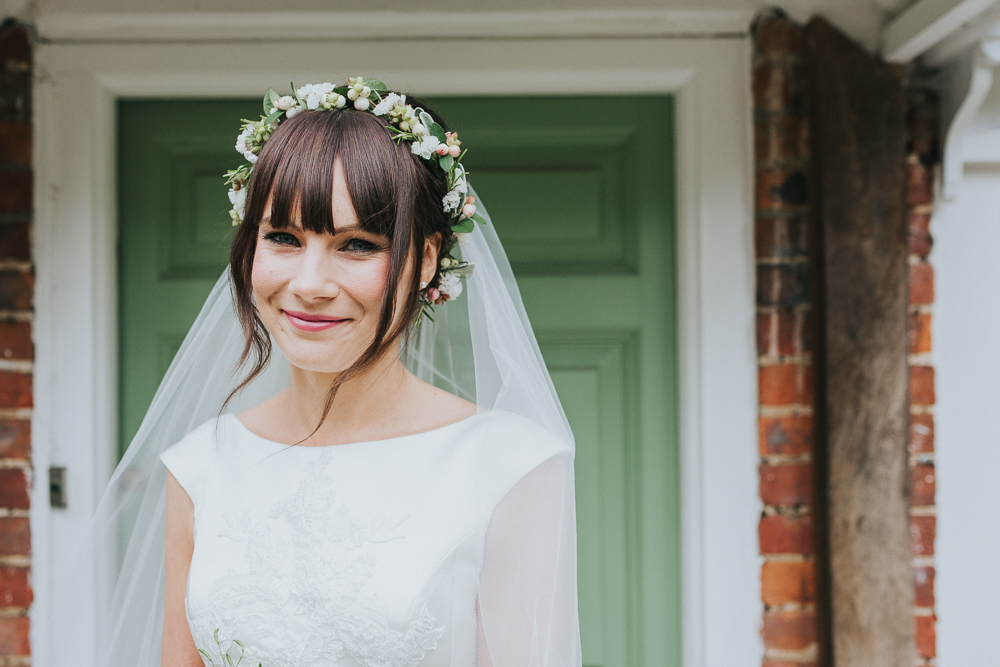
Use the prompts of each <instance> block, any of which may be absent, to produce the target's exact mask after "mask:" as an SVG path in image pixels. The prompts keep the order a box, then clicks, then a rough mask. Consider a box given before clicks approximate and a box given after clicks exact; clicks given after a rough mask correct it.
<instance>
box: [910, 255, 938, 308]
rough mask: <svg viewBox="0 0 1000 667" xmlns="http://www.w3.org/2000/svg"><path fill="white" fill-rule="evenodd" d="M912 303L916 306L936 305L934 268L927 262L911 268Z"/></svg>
mask: <svg viewBox="0 0 1000 667" xmlns="http://www.w3.org/2000/svg"><path fill="white" fill-rule="evenodd" d="M910 303H911V304H912V305H915V306H918V305H919V306H922V305H926V304H930V303H934V268H933V267H932V266H931V265H930V264H929V263H927V262H920V263H919V264H913V265H911V266H910Z"/></svg>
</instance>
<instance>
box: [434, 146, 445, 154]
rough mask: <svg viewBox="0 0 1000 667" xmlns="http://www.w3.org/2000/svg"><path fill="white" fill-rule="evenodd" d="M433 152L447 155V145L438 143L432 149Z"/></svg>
mask: <svg viewBox="0 0 1000 667" xmlns="http://www.w3.org/2000/svg"><path fill="white" fill-rule="evenodd" d="M434 152H435V153H437V154H438V155H447V154H448V147H447V146H445V145H444V144H438V147H437V148H435V149H434Z"/></svg>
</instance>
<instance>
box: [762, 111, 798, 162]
mask: <svg viewBox="0 0 1000 667" xmlns="http://www.w3.org/2000/svg"><path fill="white" fill-rule="evenodd" d="M754 152H755V157H756V160H757V163H758V164H760V163H776V162H777V163H789V162H802V161H804V160H806V159H808V157H809V124H808V123H807V122H806V121H805V119H804V118H800V117H798V116H791V115H779V116H770V117H764V118H761V119H760V120H758V121H757V122H756V123H755V124H754Z"/></svg>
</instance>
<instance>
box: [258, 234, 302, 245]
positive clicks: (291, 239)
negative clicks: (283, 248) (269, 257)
mask: <svg viewBox="0 0 1000 667" xmlns="http://www.w3.org/2000/svg"><path fill="white" fill-rule="evenodd" d="M264 238H266V239H267V240H268V241H271V242H272V243H277V244H278V245H298V244H299V240H298V239H297V238H295V236H294V235H292V234H289V233H288V232H271V233H269V234H265V235H264Z"/></svg>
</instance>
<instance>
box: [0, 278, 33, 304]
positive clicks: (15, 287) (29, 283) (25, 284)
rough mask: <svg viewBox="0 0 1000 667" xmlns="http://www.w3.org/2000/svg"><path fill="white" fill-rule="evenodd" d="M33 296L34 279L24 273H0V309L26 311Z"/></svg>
mask: <svg viewBox="0 0 1000 667" xmlns="http://www.w3.org/2000/svg"><path fill="white" fill-rule="evenodd" d="M34 295H35V277H34V276H33V275H31V274H30V273H27V272H25V271H0V309H5V310H27V309H29V308H31V303H32V301H33V300H34Z"/></svg>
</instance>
